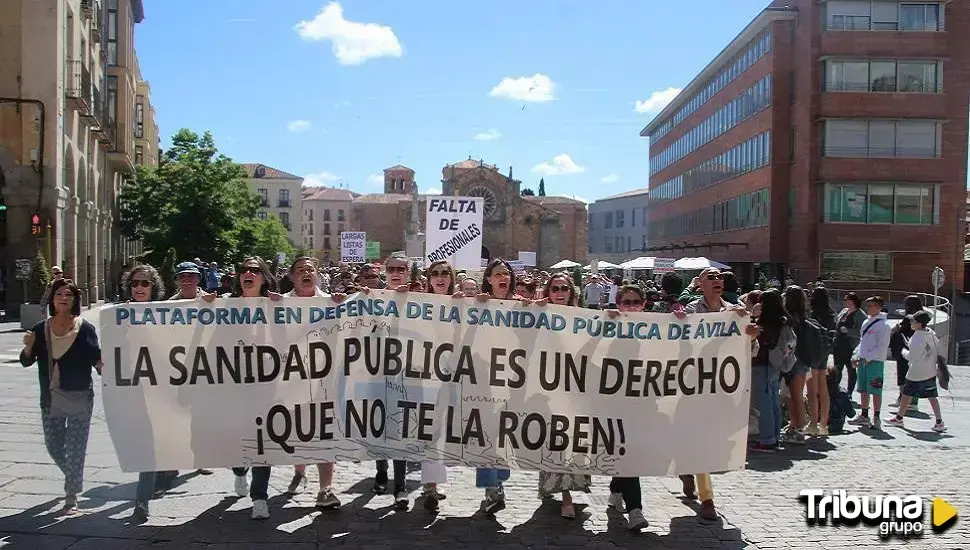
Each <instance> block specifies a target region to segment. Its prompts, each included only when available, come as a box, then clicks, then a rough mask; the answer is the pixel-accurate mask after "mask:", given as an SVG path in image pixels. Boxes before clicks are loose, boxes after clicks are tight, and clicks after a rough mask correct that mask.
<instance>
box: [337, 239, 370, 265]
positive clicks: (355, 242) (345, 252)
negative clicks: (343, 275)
mask: <svg viewBox="0 0 970 550" xmlns="http://www.w3.org/2000/svg"><path fill="white" fill-rule="evenodd" d="M340 261H341V262H346V263H349V264H362V263H364V262H366V261H367V233H365V232H364V231H344V232H342V233H341V234H340Z"/></svg>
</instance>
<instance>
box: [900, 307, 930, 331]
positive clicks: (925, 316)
mask: <svg viewBox="0 0 970 550" xmlns="http://www.w3.org/2000/svg"><path fill="white" fill-rule="evenodd" d="M906 318H907V319H909V320H910V321H916V322H917V323H919V324H920V325H923V326H924V327H925V326H927V325H929V324H930V321H931V320H932V319H933V317H932V316H931V315H930V314H929V313H927V312H925V311H917V312H916V313H913V314H911V315H907V316H906Z"/></svg>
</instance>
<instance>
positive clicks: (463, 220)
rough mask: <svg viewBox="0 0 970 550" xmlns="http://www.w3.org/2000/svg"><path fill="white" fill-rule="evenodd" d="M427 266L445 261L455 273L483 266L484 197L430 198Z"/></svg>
mask: <svg viewBox="0 0 970 550" xmlns="http://www.w3.org/2000/svg"><path fill="white" fill-rule="evenodd" d="M426 204H427V206H426V211H425V223H426V225H425V230H424V234H425V239H426V241H425V249H424V250H425V251H424V255H425V258H424V261H425V265H426V266H428V265H431V264H432V263H434V262H437V261H441V260H445V261H447V262H449V263H451V265H452V266H453V267H454V268H455V269H471V268H475V267H479V266H480V265H481V258H482V232H483V231H484V219H485V217H484V210H485V203H484V199H482V198H481V197H428V199H427V203H426Z"/></svg>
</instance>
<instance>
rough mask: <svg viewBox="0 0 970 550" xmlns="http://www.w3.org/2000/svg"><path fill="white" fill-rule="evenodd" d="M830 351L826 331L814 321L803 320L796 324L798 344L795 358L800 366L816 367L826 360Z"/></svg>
mask: <svg viewBox="0 0 970 550" xmlns="http://www.w3.org/2000/svg"><path fill="white" fill-rule="evenodd" d="M829 349H830V343H829V335H828V331H827V330H825V329H824V328H822V325H820V324H819V323H818V321H816V320H815V319H804V320H803V321H802V322H800V323H799V324H798V342H797V344H796V346H795V356H796V357H797V358H798V361H799V362H801V364H803V365H806V366H808V367H816V366H818V365H819V364H821V363H822V362H823V361H825V360H826V359H828V355H829Z"/></svg>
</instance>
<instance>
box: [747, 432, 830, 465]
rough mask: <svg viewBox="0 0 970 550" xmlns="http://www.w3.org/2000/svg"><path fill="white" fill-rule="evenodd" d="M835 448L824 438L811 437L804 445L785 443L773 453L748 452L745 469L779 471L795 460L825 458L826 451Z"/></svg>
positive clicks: (826, 455) (793, 463) (792, 463)
mask: <svg viewBox="0 0 970 550" xmlns="http://www.w3.org/2000/svg"><path fill="white" fill-rule="evenodd" d="M835 448H836V447H835V445H833V444H832V443H830V442H828V441H827V440H826V439H819V438H813V439H809V440H807V441H806V442H805V444H804V445H791V444H788V445H785V446H784V447H783V448H782V449H781V450H779V451H777V452H774V453H749V454H748V465H747V469H748V470H754V471H756V472H781V471H784V470H787V469H789V468H791V467H792V466H794V465H795V462H800V461H802V460H821V459H823V458H826V457H828V454H827V453H828V452H829V451H834V450H835Z"/></svg>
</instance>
